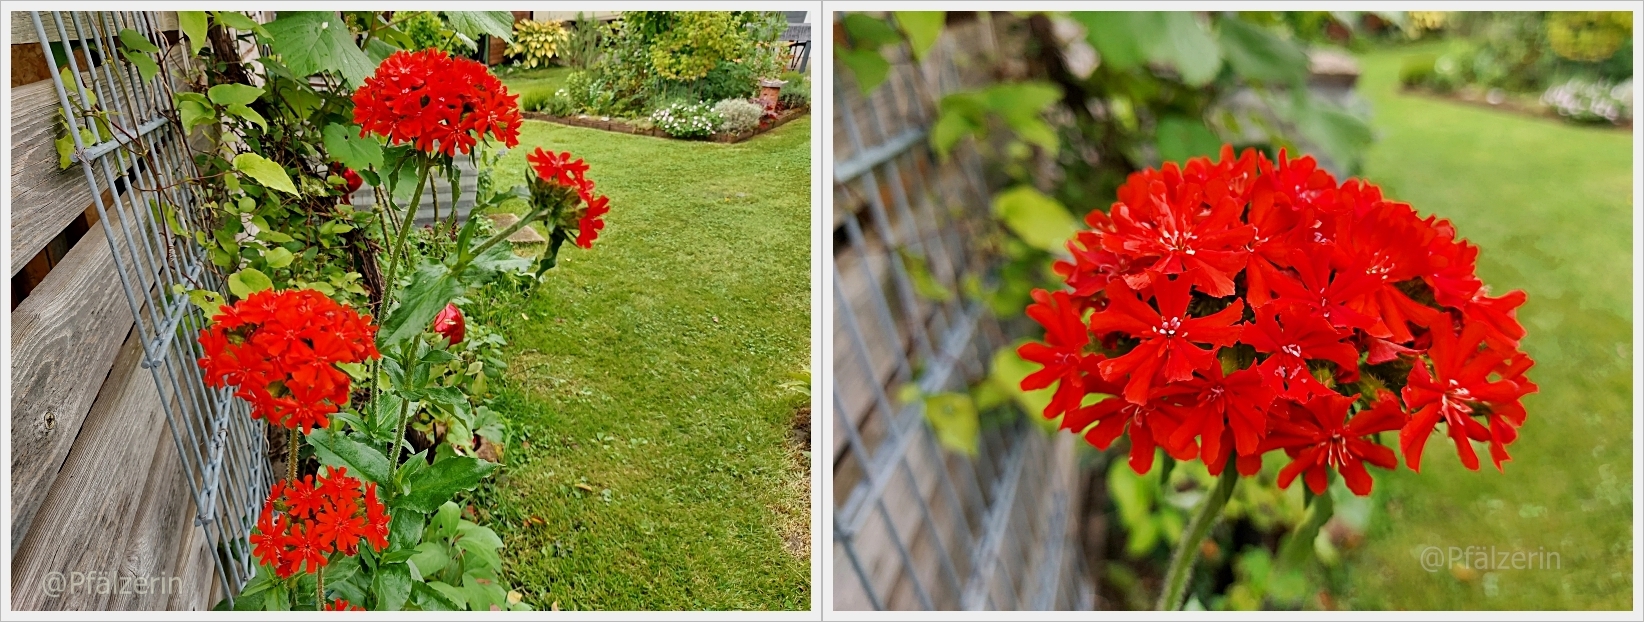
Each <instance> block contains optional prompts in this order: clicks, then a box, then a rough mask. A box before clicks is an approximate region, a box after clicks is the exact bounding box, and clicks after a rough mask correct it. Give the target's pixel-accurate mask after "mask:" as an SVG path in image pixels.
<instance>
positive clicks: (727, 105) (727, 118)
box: [714, 99, 765, 134]
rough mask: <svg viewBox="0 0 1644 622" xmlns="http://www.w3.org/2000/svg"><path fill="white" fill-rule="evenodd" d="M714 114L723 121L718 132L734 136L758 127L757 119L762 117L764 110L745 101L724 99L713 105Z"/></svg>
mask: <svg viewBox="0 0 1644 622" xmlns="http://www.w3.org/2000/svg"><path fill="white" fill-rule="evenodd" d="M714 112H717V113H719V116H720V117H721V118H723V119H724V121H722V122H720V124H719V131H721V132H731V133H733V134H734V133H737V132H746V131H748V130H751V129H754V128H756V127H759V118H760V117H761V116H764V114H765V109H764V108H763V107H761V106H760V105H759V104H756V103H753V102H751V101H748V100H746V99H726V100H722V101H720V102H719V103H717V104H714Z"/></svg>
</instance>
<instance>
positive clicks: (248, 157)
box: [234, 153, 297, 194]
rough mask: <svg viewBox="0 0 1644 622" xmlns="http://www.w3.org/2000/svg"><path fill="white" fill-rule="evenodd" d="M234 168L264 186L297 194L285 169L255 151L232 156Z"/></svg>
mask: <svg viewBox="0 0 1644 622" xmlns="http://www.w3.org/2000/svg"><path fill="white" fill-rule="evenodd" d="M234 170H236V171H239V172H241V173H245V174H247V175H250V176H251V178H252V179H255V180H257V183H260V184H262V185H263V187H264V188H273V189H275V190H279V191H281V192H285V193H289V194H297V187H296V186H293V185H291V177H290V176H288V175H286V174H285V169H283V168H280V165H278V164H275V163H274V162H273V161H271V160H269V159H268V158H265V157H262V156H260V155H257V154H255V153H242V154H240V155H237V156H234Z"/></svg>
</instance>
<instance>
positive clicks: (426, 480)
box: [394, 456, 497, 513]
mask: <svg viewBox="0 0 1644 622" xmlns="http://www.w3.org/2000/svg"><path fill="white" fill-rule="evenodd" d="M496 468H497V464H496V463H494V462H486V461H484V460H478V459H475V458H469V457H467V456H452V457H449V458H445V459H443V460H440V461H439V462H435V463H434V465H433V466H431V467H428V470H426V471H422V472H420V473H417V474H416V476H415V477H413V478H412V480H411V481H410V482H409V483H410V485H411V492H410V493H409V494H406V495H404V496H402V497H398V498H396V499H395V500H394V505H396V506H398V507H403V508H406V509H408V510H411V511H413V512H423V513H427V512H432V511H434V510H436V509H438V508H439V507H440V505H441V504H443V503H445V502H446V501H450V500H451V497H453V496H456V494H457V493H459V492H463V491H467V490H473V489H474V487H475V486H478V485H479V482H480V480H482V479H484V478H485V476H486V475H489V474H490V473H491V471H492V470H494V469H496Z"/></svg>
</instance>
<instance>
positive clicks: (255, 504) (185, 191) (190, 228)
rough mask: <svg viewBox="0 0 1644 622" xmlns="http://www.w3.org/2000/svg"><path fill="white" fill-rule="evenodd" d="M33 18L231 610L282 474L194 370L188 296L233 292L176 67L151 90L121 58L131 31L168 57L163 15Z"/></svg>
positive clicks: (198, 323)
mask: <svg viewBox="0 0 1644 622" xmlns="http://www.w3.org/2000/svg"><path fill="white" fill-rule="evenodd" d="M30 17H31V19H32V20H33V23H34V29H35V33H36V34H37V35H38V36H39V39H40V47H41V48H42V52H43V53H44V55H45V58H46V62H47V63H48V66H49V67H50V68H51V72H52V80H53V82H54V83H55V86H56V88H57V95H58V98H59V99H60V101H61V104H62V106H63V110H64V111H65V112H67V114H66V115H65V116H66V121H67V123H68V126H69V127H68V130H69V133H70V135H72V136H73V137H74V147H75V155H74V158H73V159H74V161H75V162H77V163H79V164H80V169H81V170H82V171H83V172H84V173H85V177H86V184H87V185H88V186H89V188H90V190H91V196H92V197H93V201H94V202H95V205H96V207H97V214H98V216H99V217H100V220H101V222H102V225H103V232H104V233H105V234H107V237H108V244H109V249H110V251H112V252H113V254H114V262H115V267H116V270H117V271H118V272H119V275H120V284H121V286H122V287H123V288H124V290H125V295H126V300H127V301H128V302H129V303H130V305H131V312H132V315H133V316H134V318H135V320H136V326H135V330H136V331H137V337H138V338H139V339H141V340H142V344H143V360H142V366H143V367H145V368H147V369H149V370H150V371H151V372H152V373H153V376H154V383H155V385H156V387H157V388H158V389H159V394H160V403H161V406H162V407H163V408H164V409H165V414H166V421H167V423H168V424H169V427H170V428H171V437H172V440H173V442H175V443H176V446H177V454H178V457H179V458H180V459H181V460H182V463H183V472H184V474H185V475H186V477H187V479H188V485H189V490H190V492H191V493H192V495H193V498H194V504H195V510H196V513H195V524H196V525H198V526H200V527H201V528H202V529H204V532H205V535H206V537H207V538H208V539H209V543H210V545H211V549H212V552H213V559H214V561H215V563H216V567H217V575H218V578H219V580H220V581H221V584H222V588H223V593H224V595H226V596H227V597H229V598H230V599H232V598H233V595H234V594H235V593H237V592H238V591H239V589H240V588H241V587H243V586H244V585H245V583H246V582H247V581H249V580H250V578H251V576H252V573H253V572H254V570H255V564H256V562H255V561H254V560H253V558H252V556H251V548H250V545H249V540H248V537H249V535H250V530H251V528H252V525H253V522H254V521H255V520H256V517H257V512H258V511H259V510H260V506H261V503H262V500H263V499H264V498H265V497H267V495H268V490H269V486H270V484H271V482H272V473H271V472H270V468H269V464H268V459H267V442H266V440H265V438H264V436H263V434H264V424H263V422H261V421H253V420H252V419H251V418H250V417H249V411H248V407H247V405H246V403H245V402H243V401H241V400H238V399H236V398H235V397H234V396H233V393H232V392H230V391H228V390H222V389H211V388H209V387H207V386H206V385H205V382H204V379H203V378H202V376H201V371H200V368H199V366H198V365H197V363H196V361H197V360H198V359H199V358H200V357H201V356H202V353H201V350H200V345H199V340H198V338H197V336H198V335H199V332H200V330H201V329H202V328H204V327H205V326H206V324H207V323H208V322H207V318H206V317H205V314H204V312H202V311H201V310H200V308H199V307H196V306H195V305H194V304H192V303H190V302H189V298H188V295H187V294H186V292H184V291H181V290H186V289H208V290H214V291H217V292H224V293H226V292H227V288H226V287H225V286H224V283H223V282H222V280H221V279H220V278H219V277H217V276H216V275H215V273H213V272H212V271H211V270H208V269H207V268H206V264H207V261H206V258H205V255H204V252H203V249H201V248H200V246H199V245H197V244H195V243H193V242H192V239H193V235H194V230H195V226H194V223H197V222H200V221H199V220H197V219H196V217H195V216H196V214H195V210H197V209H200V206H199V205H198V203H197V201H196V200H195V197H194V195H193V193H192V192H191V190H190V189H189V187H188V186H186V185H184V184H183V180H184V179H186V178H188V177H190V176H191V175H190V174H189V172H190V171H193V170H194V164H193V162H192V159H191V158H190V155H189V150H188V146H187V145H186V144H185V140H186V138H185V137H184V136H182V135H181V133H180V132H179V131H178V125H177V124H176V122H174V121H173V118H175V116H176V111H175V108H174V107H173V104H172V85H171V83H170V81H169V79H168V78H167V71H168V70H171V69H174V67H172V66H167V65H165V64H162V67H163V70H162V72H161V73H160V75H158V76H157V77H155V78H154V79H153V80H149V81H144V80H143V79H142V78H141V76H140V75H139V74H138V71H137V69H136V68H135V67H133V66H132V65H131V64H130V63H129V62H126V61H124V60H122V57H121V55H120V52H119V47H118V41H119V34H120V32H121V31H123V30H127V29H129V30H134V31H136V32H138V33H141V34H142V35H143V36H144V37H145V38H147V39H148V40H149V41H151V42H153V43H155V44H156V45H158V46H160V47H161V48H162V49H165V48H166V39H165V37H164V35H163V34H161V33H160V32H159V28H158V26H159V15H158V13H155V12H112V11H83V12H61V11H51V12H49V18H43V17H42V12H40V11H33V12H31V13H30ZM48 29H50V30H48ZM48 32H51V33H53V34H55V35H56V37H55V39H56V41H53V37H52V36H48ZM172 58H173V59H175V58H176V57H172ZM59 61H61V62H64V63H66V64H67V67H68V69H69V71H70V72H71V73H72V74H73V75H75V76H78V79H77V80H75V81H74V83H72V84H64V82H63V75H62V73H60V68H59V66H58V64H59ZM173 62H176V61H175V60H173ZM88 94H95V97H96V99H95V105H94V106H91V107H90V108H83V107H81V106H76V102H81V103H84V102H89V101H91V99H90V98H88ZM99 117H100V118H102V120H103V123H104V125H105V126H106V129H107V133H108V134H111V135H108V136H101V137H100V138H99V139H98V141H97V142H95V143H93V144H88V143H87V142H85V141H82V140H81V135H80V132H81V129H82V128H92V127H95V124H96V123H97V119H98V118H99ZM105 190H106V191H110V192H109V194H108V195H106V197H108V198H105V195H104V194H103V193H104V191H105ZM168 213H169V214H175V221H176V225H177V226H179V227H180V229H181V231H180V232H179V234H177V235H173V234H172V232H171V231H169V230H168V225H167V223H166V215H167V214H168ZM177 286H181V287H177Z"/></svg>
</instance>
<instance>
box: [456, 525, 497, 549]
mask: <svg viewBox="0 0 1644 622" xmlns="http://www.w3.org/2000/svg"><path fill="white" fill-rule="evenodd" d="M457 534H458V535H460V536H462V541H463V542H468V543H470V544H473V545H476V546H481V547H484V548H486V549H489V550H492V551H495V550H497V549H500V548H502V538H498V537H497V532H495V531H492V530H491V528H490V527H482V526H480V525H479V524H478V523H474V522H470V521H462V522H459V523H457Z"/></svg>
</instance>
